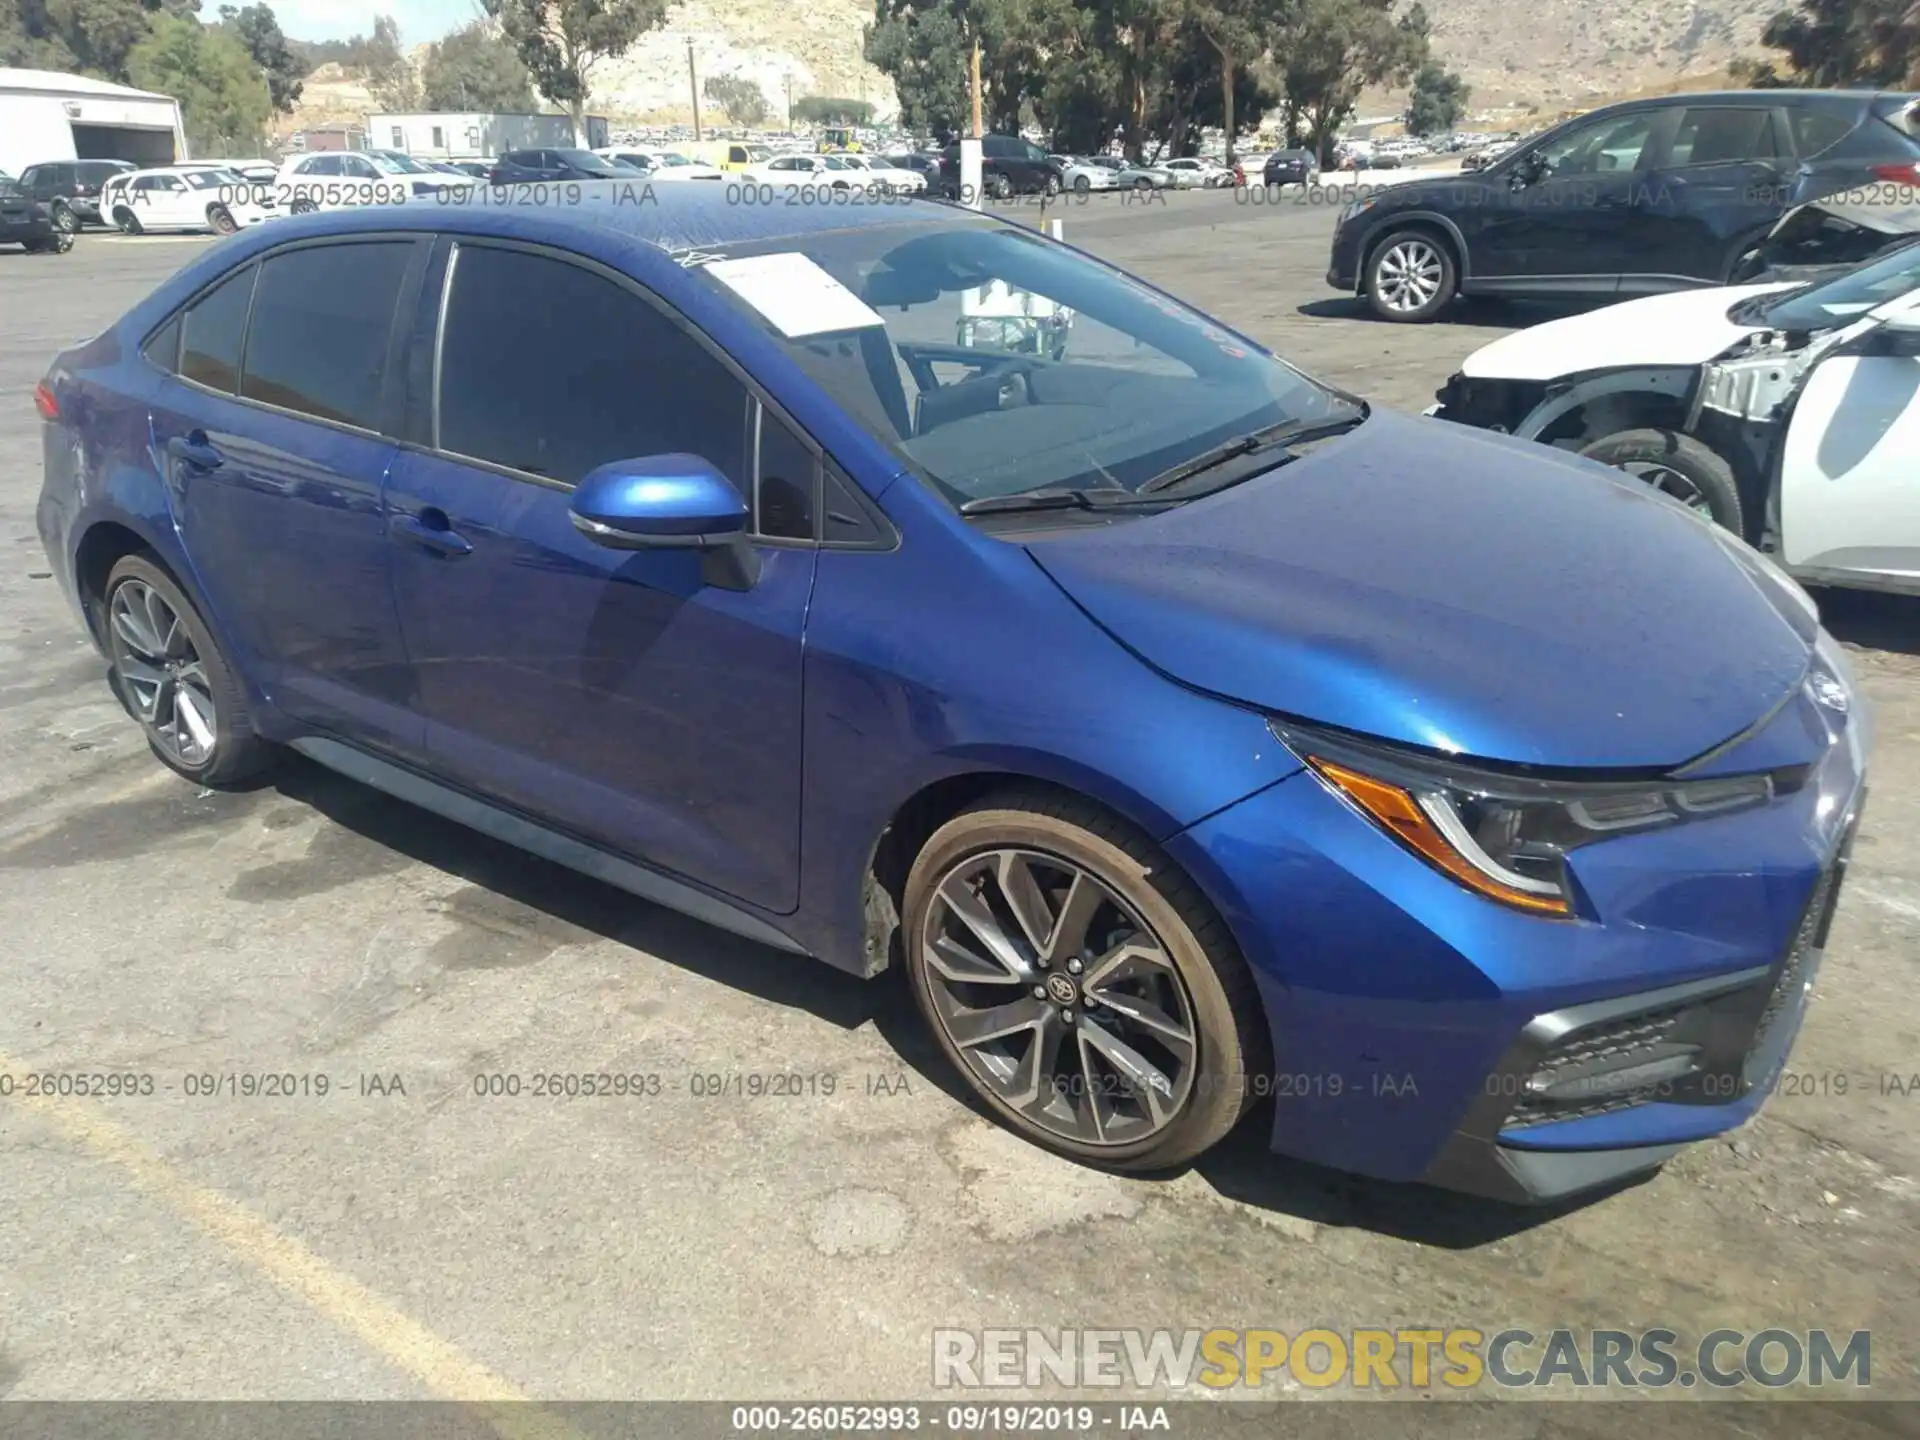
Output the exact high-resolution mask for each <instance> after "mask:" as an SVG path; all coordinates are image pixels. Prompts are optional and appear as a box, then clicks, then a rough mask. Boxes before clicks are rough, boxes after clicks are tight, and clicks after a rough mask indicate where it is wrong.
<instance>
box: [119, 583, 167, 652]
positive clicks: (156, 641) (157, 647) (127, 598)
mask: <svg viewBox="0 0 1920 1440" xmlns="http://www.w3.org/2000/svg"><path fill="white" fill-rule="evenodd" d="M133 588H134V587H133V586H131V585H122V586H121V587H120V589H119V590H118V591H117V592H116V593H115V595H114V600H113V628H114V631H115V633H117V634H118V635H119V636H120V638H121V639H122V640H124V641H126V643H127V646H128V648H129V649H131V650H134V651H136V652H137V653H138V654H140V655H141V656H143V657H144V658H146V659H148V660H164V659H165V658H166V652H165V650H164V648H163V647H162V645H161V641H160V637H159V636H158V635H155V634H153V633H152V632H151V631H150V630H149V629H148V628H147V622H146V620H145V617H144V615H143V614H142V613H140V612H139V611H136V609H135V605H136V603H137V602H136V601H135V598H134V597H133V596H131V595H130V594H128V592H129V591H130V590H132V589H133ZM142 588H144V587H142ZM144 609H145V607H144V606H141V607H140V610H141V611H143V610H144Z"/></svg>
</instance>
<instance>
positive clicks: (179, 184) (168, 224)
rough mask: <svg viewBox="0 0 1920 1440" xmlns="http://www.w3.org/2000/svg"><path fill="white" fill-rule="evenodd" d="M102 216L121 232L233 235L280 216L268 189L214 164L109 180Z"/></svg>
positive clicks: (102, 199) (102, 195)
mask: <svg viewBox="0 0 1920 1440" xmlns="http://www.w3.org/2000/svg"><path fill="white" fill-rule="evenodd" d="M100 211H101V213H102V214H103V215H105V216H106V218H107V219H108V220H110V221H112V222H113V224H114V225H115V226H117V227H118V228H119V229H120V230H121V231H122V232H124V233H125V234H128V235H143V234H146V233H148V232H150V231H159V230H211V231H213V232H214V233H215V234H219V235H231V234H233V233H234V231H236V230H243V229H245V228H246V227H247V226H249V225H258V224H259V223H260V222H261V221H263V220H270V219H272V218H273V217H274V216H275V215H277V214H279V213H280V212H279V207H278V205H277V204H276V203H275V202H274V197H273V194H272V187H270V186H264V185H255V184H253V183H252V182H251V181H249V180H245V179H242V178H241V177H240V176H239V175H237V174H235V173H234V172H233V171H231V170H227V169H223V168H222V167H220V166H218V165H170V166H167V167H165V168H164V169H157V170H132V171H129V172H127V173H126V174H124V175H116V176H114V177H113V178H112V179H111V180H109V181H107V183H106V185H105V186H104V187H103V188H102V189H101V192H100Z"/></svg>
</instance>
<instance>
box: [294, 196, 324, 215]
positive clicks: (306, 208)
mask: <svg viewBox="0 0 1920 1440" xmlns="http://www.w3.org/2000/svg"><path fill="white" fill-rule="evenodd" d="M289 208H290V209H291V211H292V213H293V214H295V215H317V214H319V213H320V207H319V206H318V205H316V204H314V203H313V201H312V199H311V198H309V197H308V196H305V195H296V196H295V197H294V201H293V204H292V206H291V207H289Z"/></svg>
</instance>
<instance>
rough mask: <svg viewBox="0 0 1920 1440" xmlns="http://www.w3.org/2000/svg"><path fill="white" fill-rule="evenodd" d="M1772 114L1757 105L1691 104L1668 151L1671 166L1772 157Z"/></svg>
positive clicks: (1722, 163)
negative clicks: (1720, 106)
mask: <svg viewBox="0 0 1920 1440" xmlns="http://www.w3.org/2000/svg"><path fill="white" fill-rule="evenodd" d="M1772 155H1773V113H1772V112H1771V111H1770V110H1766V109H1763V108H1761V107H1759V106H1757V105H1746V106H1741V107H1739V108H1737V109H1736V108H1732V107H1723V108H1720V109H1708V108H1703V107H1697V106H1695V107H1689V108H1688V110H1687V112H1686V114H1684V115H1682V116H1681V117H1680V128H1679V129H1678V130H1676V131H1675V132H1674V135H1673V144H1672V146H1671V147H1670V148H1669V149H1668V152H1667V163H1668V164H1669V165H1725V164H1728V163H1730V162H1734V161H1740V160H1757V159H1762V158H1771V156H1772Z"/></svg>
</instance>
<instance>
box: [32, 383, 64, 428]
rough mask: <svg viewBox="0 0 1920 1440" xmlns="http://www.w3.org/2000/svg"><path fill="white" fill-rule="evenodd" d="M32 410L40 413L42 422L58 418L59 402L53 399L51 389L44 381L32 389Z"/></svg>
mask: <svg viewBox="0 0 1920 1440" xmlns="http://www.w3.org/2000/svg"><path fill="white" fill-rule="evenodd" d="M33 408H34V409H36V410H38V411H39V412H40V418H41V419H42V420H58V419H59V418H60V402H59V400H57V399H56V398H54V393H53V387H52V386H51V385H49V384H47V382H46V381H44V380H42V381H41V382H40V383H39V384H38V385H36V386H34V387H33Z"/></svg>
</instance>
